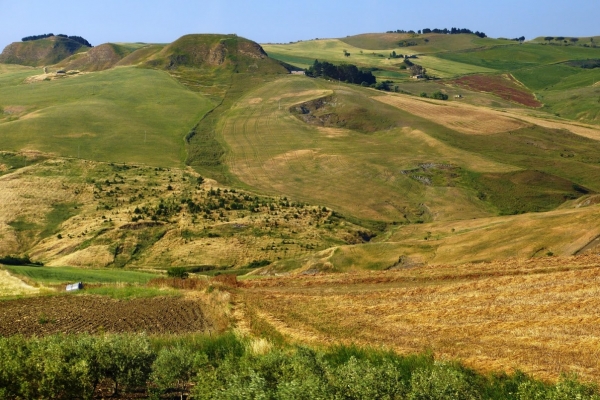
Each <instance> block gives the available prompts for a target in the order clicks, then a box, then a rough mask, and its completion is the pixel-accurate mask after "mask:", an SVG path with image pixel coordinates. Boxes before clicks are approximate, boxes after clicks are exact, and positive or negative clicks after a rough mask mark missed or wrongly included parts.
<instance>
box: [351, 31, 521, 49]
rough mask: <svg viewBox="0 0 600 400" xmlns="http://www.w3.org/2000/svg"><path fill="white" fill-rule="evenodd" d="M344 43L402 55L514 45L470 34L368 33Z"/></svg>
mask: <svg viewBox="0 0 600 400" xmlns="http://www.w3.org/2000/svg"><path fill="white" fill-rule="evenodd" d="M340 40H341V41H342V42H344V43H347V44H349V45H351V46H354V47H357V48H361V49H378V50H392V49H396V53H398V50H397V49H401V50H402V51H400V53H401V54H405V53H409V54H414V53H437V52H440V51H461V50H467V49H473V48H481V47H487V46H494V45H498V44H503V45H513V44H515V42H513V41H509V40H498V39H491V38H480V37H477V36H475V35H470V34H460V35H444V34H437V33H430V34H426V35H411V34H404V33H366V34H362V35H355V36H348V37H345V38H341V39H340ZM403 42H414V43H416V45H412V46H408V47H399V44H400V43H403Z"/></svg>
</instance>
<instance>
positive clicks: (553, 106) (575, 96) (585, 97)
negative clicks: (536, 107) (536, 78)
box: [539, 71, 600, 124]
mask: <svg viewBox="0 0 600 400" xmlns="http://www.w3.org/2000/svg"><path fill="white" fill-rule="evenodd" d="M599 72H600V71H599ZM539 97H540V98H541V99H542V101H543V102H544V103H545V104H547V105H548V109H549V110H550V111H552V112H553V113H554V114H556V115H557V116H559V117H562V118H568V119H573V120H580V121H582V122H586V123H592V124H600V85H596V86H594V87H592V86H587V87H582V88H577V89H571V90H552V91H547V92H542V94H540V95H539Z"/></svg>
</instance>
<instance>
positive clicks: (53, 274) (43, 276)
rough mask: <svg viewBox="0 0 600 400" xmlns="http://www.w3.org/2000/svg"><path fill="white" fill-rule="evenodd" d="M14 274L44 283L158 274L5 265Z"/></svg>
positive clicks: (134, 279)
mask: <svg viewBox="0 0 600 400" xmlns="http://www.w3.org/2000/svg"><path fill="white" fill-rule="evenodd" d="M4 268H5V269H7V270H8V271H10V272H11V273H12V274H14V275H17V276H22V277H24V278H26V279H27V280H29V281H33V282H36V283H41V284H44V285H55V284H61V283H65V282H67V283H73V282H82V281H83V282H86V283H117V282H121V283H146V282H148V281H149V280H150V279H152V278H156V277H157V276H158V275H156V274H151V273H146V272H137V271H123V270H115V269H82V268H74V267H26V266H19V267H15V266H5V267H4Z"/></svg>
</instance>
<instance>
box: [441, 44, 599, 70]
mask: <svg viewBox="0 0 600 400" xmlns="http://www.w3.org/2000/svg"><path fill="white" fill-rule="evenodd" d="M437 56H438V57H440V58H443V59H445V60H450V61H456V62H461V63H464V64H471V65H477V66H480V67H485V68H490V69H494V70H497V71H511V72H512V71H516V70H519V69H522V68H528V67H535V66H539V65H540V64H542V65H544V64H554V63H560V62H564V61H569V60H582V59H583V60H585V59H589V58H600V48H585V47H575V46H568V47H559V46H543V45H540V44H527V43H525V44H522V45H518V46H496V47H493V48H489V49H484V50H471V51H464V52H445V53H439V54H437Z"/></svg>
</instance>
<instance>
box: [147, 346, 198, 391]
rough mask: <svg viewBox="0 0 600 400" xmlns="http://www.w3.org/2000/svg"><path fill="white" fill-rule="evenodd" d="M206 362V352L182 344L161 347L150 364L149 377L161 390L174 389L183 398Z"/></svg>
mask: <svg viewBox="0 0 600 400" xmlns="http://www.w3.org/2000/svg"><path fill="white" fill-rule="evenodd" d="M207 362H208V358H207V356H206V354H202V353H198V352H194V351H192V349H190V348H189V347H188V346H185V345H182V344H178V345H176V346H175V347H172V348H163V349H161V350H160V352H159V353H158V356H157V358H156V360H155V361H154V363H153V364H152V375H151V376H150V378H151V380H152V381H153V382H154V383H155V384H156V385H157V386H158V388H159V389H160V390H161V391H166V390H167V389H171V388H173V389H176V390H177V391H178V392H179V393H180V396H181V400H183V396H184V395H185V394H186V393H187V392H188V391H189V384H190V382H191V381H192V378H193V377H194V376H196V374H197V373H198V370H199V369H200V367H201V366H202V365H203V364H206V363H207Z"/></svg>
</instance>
